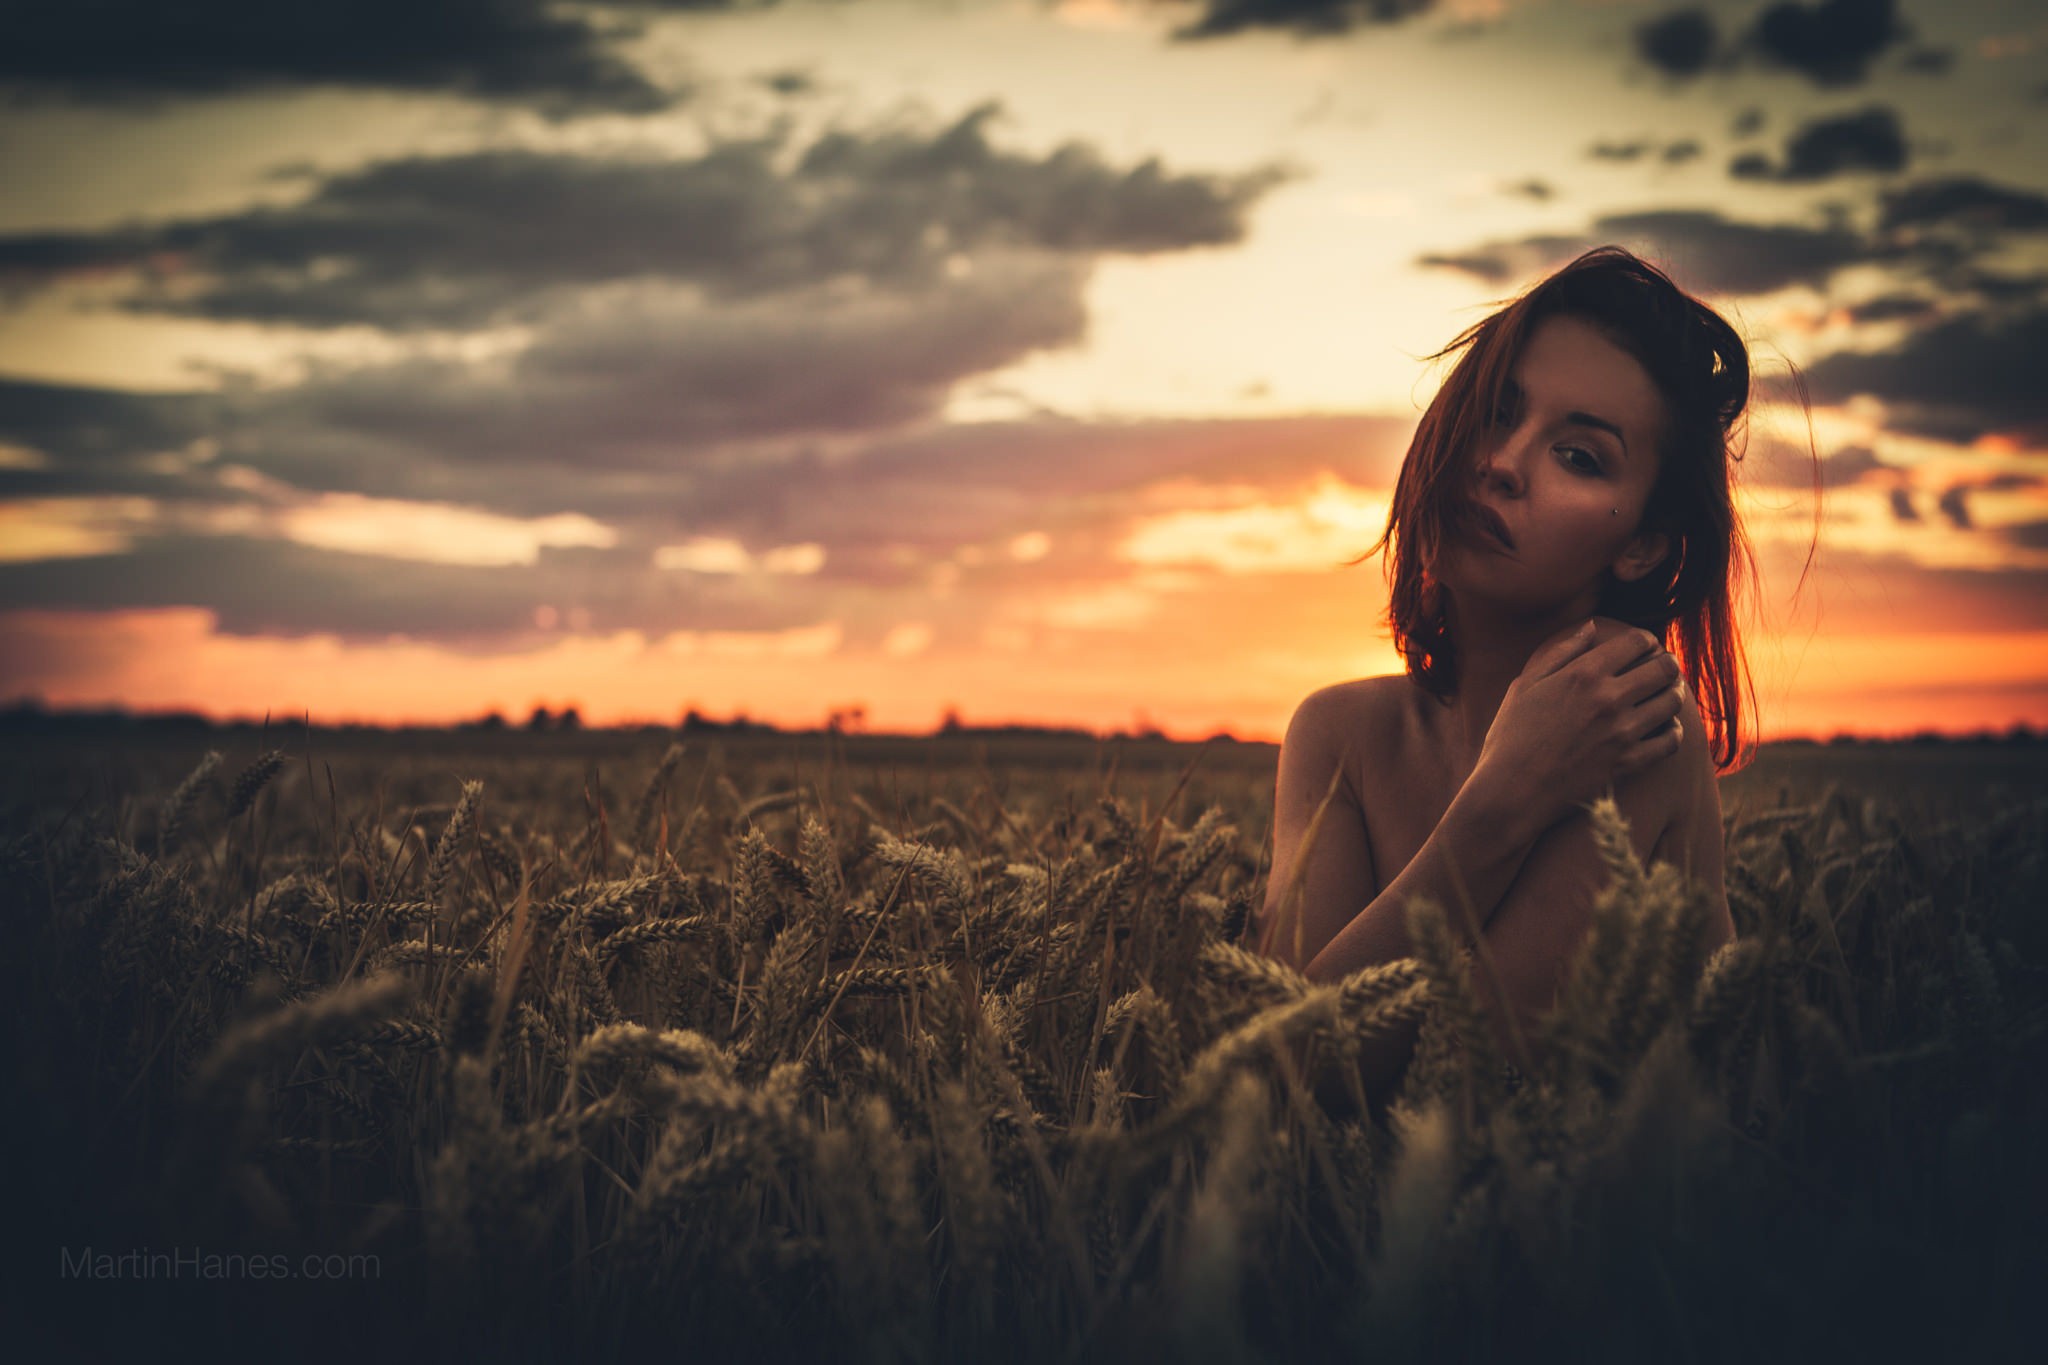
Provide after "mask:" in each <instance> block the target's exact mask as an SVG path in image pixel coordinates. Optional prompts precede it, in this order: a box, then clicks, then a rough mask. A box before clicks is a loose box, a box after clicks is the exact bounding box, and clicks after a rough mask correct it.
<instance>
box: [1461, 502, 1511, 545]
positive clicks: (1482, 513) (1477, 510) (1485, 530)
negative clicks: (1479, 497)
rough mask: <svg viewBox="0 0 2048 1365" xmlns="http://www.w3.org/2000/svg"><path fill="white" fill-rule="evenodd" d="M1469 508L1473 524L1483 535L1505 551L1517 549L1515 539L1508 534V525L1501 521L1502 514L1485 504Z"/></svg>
mask: <svg viewBox="0 0 2048 1365" xmlns="http://www.w3.org/2000/svg"><path fill="white" fill-rule="evenodd" d="M1469 506H1470V510H1471V517H1472V524H1473V525H1474V526H1475V527H1477V528H1478V529H1479V533H1480V534H1481V535H1483V536H1485V537H1486V538H1487V539H1489V540H1492V541H1494V542H1496V543H1498V544H1499V545H1500V546H1501V548H1503V549H1507V550H1512V549H1514V548H1515V538H1514V537H1513V536H1511V535H1509V534H1508V524H1507V523H1506V522H1505V521H1502V520H1501V517H1500V513H1498V512H1496V511H1494V510H1493V509H1492V508H1491V507H1488V506H1487V505H1486V504H1485V503H1479V502H1475V503H1471V504H1469Z"/></svg>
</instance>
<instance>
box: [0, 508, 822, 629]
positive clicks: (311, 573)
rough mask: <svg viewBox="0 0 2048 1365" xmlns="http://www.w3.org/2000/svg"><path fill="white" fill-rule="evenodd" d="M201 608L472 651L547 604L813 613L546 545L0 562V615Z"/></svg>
mask: <svg viewBox="0 0 2048 1365" xmlns="http://www.w3.org/2000/svg"><path fill="white" fill-rule="evenodd" d="M168 606H201V607H205V608H207V609H209V610H211V611H213V612H216V613H217V614H218V615H219V618H220V619H219V628H220V629H221V630H222V631H224V632H227V633H229V634H235V635H284V636H302V635H311V634H334V635H338V636H340V637H342V638H344V639H351V640H382V639H385V638H387V637H389V636H391V635H405V636H410V637H412V638H415V639H434V640H440V641H444V642H462V643H467V644H470V645H472V646H477V647H482V646H485V645H486V644H489V645H492V646H493V647H496V646H502V645H503V644H505V643H506V642H507V641H508V640H517V639H523V638H530V637H532V636H533V634H534V629H535V627H534V622H535V616H536V611H537V609H539V608H542V607H546V608H550V609H552V610H554V611H556V612H558V613H559V614H560V615H562V616H567V615H569V614H570V613H572V612H573V613H576V614H577V619H578V620H581V621H585V622H587V624H588V626H589V627H590V628H592V629H596V630H618V629H629V628H638V629H642V630H656V629H668V628H672V627H675V626H683V625H687V626H690V627H692V628H696V629H746V630H776V629H787V628H789V627H792V626H799V625H806V624H810V623H812V621H814V620H815V616H814V615H813V614H812V613H811V610H810V608H809V607H807V606H806V604H804V603H801V602H799V601H798V600H797V599H796V595H795V594H792V593H789V592H787V591H778V592H775V593H772V594H770V593H763V592H760V591H758V590H756V589H755V588H753V587H752V586H751V585H749V584H747V583H744V582H740V583H731V584H728V583H726V582H724V581H723V580H719V579H713V578H699V577H696V576H690V575H681V574H675V573H661V572H657V571H656V570H655V569H654V568H653V566H652V565H651V564H648V563H647V561H646V557H645V556H644V554H642V553H639V552H620V551H613V550H604V549H584V548H573V549H561V548H554V547H543V548H542V549H541V551H540V554H539V557H538V558H537V560H536V561H535V562H534V563H532V564H530V565H525V564H511V565H502V564H496V565H475V564H445V563H425V562H421V561H418V560H413V559H397V558H390V557H386V556H381V555H369V554H357V553H352V552H348V551H342V550H332V549H325V548H321V547H317V546H309V545H302V544H298V543H295V542H293V541H289V540H277V539H263V538H257V537H248V536H220V535H169V536H163V537H159V538H156V539H152V540H148V541H144V542H143V543H141V544H139V545H136V546H134V547H132V548H131V549H129V550H128V551H127V552H126V553H122V554H108V555H86V556H77V557H72V558H66V559H47V560H37V561H33V562H27V563H8V564H0V611H5V610H14V609H18V608H27V607H35V608H45V609H72V610H95V611H104V610H115V609H121V608H132V607H168Z"/></svg>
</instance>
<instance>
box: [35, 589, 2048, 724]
mask: <svg viewBox="0 0 2048 1365" xmlns="http://www.w3.org/2000/svg"><path fill="white" fill-rule="evenodd" d="M0 628H4V631H5V634H6V636H7V637H8V638H9V640H10V642H11V644H12V646H13V648H14V651H15V653H16V657H17V658H26V659H43V660H54V659H62V660H65V661H67V662H66V663H65V664H63V665H59V666H54V667H53V666H48V665H46V666H44V667H41V668H40V669H39V668H37V667H36V666H35V665H33V664H31V665H30V667H29V669H28V673H27V677H26V678H25V679H24V682H25V684H26V685H25V686H17V687H16V688H15V689H14V691H13V694H12V695H11V696H10V697H9V698H6V700H10V701H14V700H24V699H28V698H31V697H32V698H34V699H35V700H36V701H38V702H39V703H40V704H42V705H44V706H48V707H51V708H53V709H65V710H74V709H94V708H103V707H119V708H122V709H126V710H130V711H133V712H137V713H160V712H171V711H187V712H196V713H199V714H202V715H205V716H207V717H209V718H211V719H214V720H217V721H218V720H230V719H234V720H254V719H256V718H258V717H261V716H263V715H265V714H266V713H267V714H268V715H270V716H271V717H272V718H273V719H276V718H281V717H298V716H303V715H307V714H310V715H311V717H312V719H313V720H314V722H315V723H317V724H322V725H343V724H370V725H385V726H396V725H427V726H437V725H452V724H456V723H459V722H463V721H473V720H476V719H478V718H480V717H482V716H484V715H485V714H487V713H490V712H493V711H495V712H497V713H498V714H500V715H501V716H503V717H504V718H505V719H506V721H507V723H508V724H512V725H517V724H519V723H521V722H522V721H523V720H524V719H525V717H526V716H527V715H528V714H529V713H530V712H531V711H532V710H533V708H535V707H541V706H544V707H546V708H547V709H549V710H550V711H555V712H558V713H559V712H560V711H561V710H562V709H564V708H566V707H571V706H573V707H575V708H576V709H577V711H578V713H579V715H580V717H581V719H582V721H583V723H584V724H586V725H589V726H596V727H602V726H633V725H646V724H652V725H672V724H676V723H679V721H680V720H681V718H682V715H683V713H684V711H685V710H686V709H695V710H697V711H699V712H701V713H702V714H705V715H707V716H711V717H713V718H717V719H725V718H730V717H733V716H736V715H742V714H743V715H746V716H748V717H749V718H751V719H754V720H757V721H763V722H767V723H769V724H773V725H776V726H779V727H781V728H785V729H799V730H801V729H817V728H822V726H823V725H824V723H825V719H826V717H827V715H828V714H829V713H830V712H832V711H834V710H844V709H846V708H850V707H859V708H861V709H863V710H864V711H865V713H866V727H865V728H867V729H868V730H870V731H874V732H878V733H898V734H923V733H929V732H930V731H932V730H934V729H936V728H937V726H938V724H939V723H940V720H941V718H942V717H943V716H944V715H945V714H946V713H947V712H949V711H951V712H956V713H958V714H959V715H960V717H961V718H962V720H963V721H965V722H966V723H967V724H969V725H1002V724H1027V725H1048V726H1061V727H1078V728H1082V729H1087V730H1090V731H1092V732H1095V733H1098V734H1106V733H1113V732H1119V731H1129V730H1132V729H1136V728H1144V727H1147V726H1150V727H1156V728H1157V729H1159V730H1160V731H1162V732H1163V733H1165V734H1167V735H1168V736H1170V737H1172V738H1175V739H1202V738H1206V737H1208V736H1209V735H1212V734H1216V733H1219V732H1228V733H1230V734H1233V735H1235V736H1236V737H1237V738H1238V739H1241V740H1246V741H1254V742H1266V743H1277V742H1278V741H1279V738H1280V735H1281V733H1282V732H1283V731H1284V730H1285V728H1286V724H1287V720H1288V717H1289V716H1290V715H1291V713H1292V710H1293V707H1294V705H1295V703H1296V702H1298V701H1299V700H1300V698H1301V697H1302V696H1304V695H1306V693H1307V691H1309V690H1312V689H1313V687H1315V686H1319V685H1321V684H1322V683H1325V682H1331V681H1336V680H1337V679H1338V678H1340V677H1342V676H1345V675H1346V673H1347V669H1346V667H1345V666H1344V665H1345V660H1346V659H1347V658H1348V659H1350V660H1352V661H1354V667H1353V668H1351V669H1350V670H1349V671H1350V672H1351V673H1352V674H1354V675H1356V674H1364V673H1384V672H1388V671H1391V669H1392V667H1393V666H1396V665H1394V662H1393V655H1392V652H1391V650H1390V649H1388V648H1387V647H1386V646H1385V644H1384V642H1383V641H1382V642H1380V644H1379V648H1378V650H1377V651H1376V652H1368V653H1366V654H1362V655H1361V654H1358V653H1356V652H1355V651H1344V650H1339V651H1337V652H1336V654H1335V655H1333V656H1332V657H1330V658H1327V659H1324V660H1323V661H1321V663H1320V664H1318V662H1317V660H1316V659H1315V658H1314V656H1313V655H1309V656H1303V657H1300V658H1292V659H1287V660H1284V661H1282V662H1281V663H1280V664H1278V665H1275V666H1273V667H1270V668H1268V669H1267V670H1265V675H1264V678H1263V679H1262V678H1260V677H1253V676H1249V675H1248V676H1246V677H1245V678H1243V679H1236V678H1222V679H1209V680H1207V684H1208V685H1204V681H1205V680H1204V679H1201V678H1190V677H1189V676H1188V675H1189V672H1190V670H1186V669H1185V668H1184V666H1183V665H1182V664H1181V663H1180V662H1179V661H1177V660H1175V659H1173V658H1171V657H1170V656H1162V655H1161V654H1159V653H1157V652H1154V651H1148V650H1147V649H1145V648H1143V647H1142V646H1141V647H1138V648H1129V647H1125V648H1121V649H1112V648H1108V647H1107V645H1106V642H1105V643H1104V644H1096V643H1095V642H1093V641H1088V640H1078V641H1077V640H1075V639H1073V638H1066V639H1061V640H1057V641H1055V642H1054V643H1052V644H1050V645H1049V646H1042V647H1040V648H1038V649H1034V650H1019V649H981V650H951V651H948V650H943V649H933V648H929V646H930V639H931V635H930V629H929V627H923V626H918V625H912V626H908V627H904V628H900V629H898V630H896V631H893V632H891V633H890V635H889V636H888V637H886V638H885V639H884V640H883V641H882V642H880V643H879V644H875V645H869V646H855V645H851V644H846V643H844V642H843V636H842V632H841V631H840V629H839V628H838V626H837V625H836V624H829V623H828V624H826V625H822V626H813V627H804V628H799V629H796V630H791V631H785V632H779V633H761V634H756V635H753V636H749V637H746V638H741V635H742V633H739V632H728V633H719V632H705V633H701V634H697V633H678V634H677V635H672V636H669V637H665V638H663V639H660V640H650V639H648V638H647V637H645V636H644V635H642V634H641V633H640V632H637V631H621V632H617V633H615V634H611V635H603V636H600V635H570V636H564V637H560V638H557V639H555V640H553V641H551V642H549V643H548V644H546V645H545V646H543V647H541V648H537V649H534V650H532V651H529V652H526V653H521V654H516V655H510V656H508V655H504V654H495V655H485V654H465V653H462V652H460V651H457V650H452V649H449V648H446V647H444V646H440V645H435V644H429V643H422V642H418V641H410V640H402V639H401V640H393V641H390V642H385V643H365V644H353V645H351V644H345V643H344V642H342V641H341V640H339V639H337V638H335V637H333V636H310V637H305V638H300V639H284V638H268V637H239V636H233V635H224V634H219V633H216V632H215V630H214V626H213V620H212V616H211V613H209V612H206V611H202V610H198V609H192V608H178V609H165V610H156V611H130V612H120V613H107V614H95V613H83V612H31V611H21V612H14V613H9V614H7V615H5V616H0ZM912 643H915V644H916V645H918V646H919V647H920V648H918V649H917V650H915V651H912V650H910V649H908V648H907V646H908V645H910V644H912ZM1120 643H1122V644H1124V645H1126V646H1128V645H1129V644H1130V643H1132V642H1128V641H1126V642H1120ZM1750 653H1751V667H1752V669H1753V670H1754V672H1755V683H1756V692H1757V698H1758V702H1759V709H1760V711H1761V713H1762V715H1761V720H1762V724H1761V727H1760V733H1761V735H1762V737H1763V738H1764V739H1766V740H1770V739H1779V738H1827V737H1831V736H1833V735H1836V734H1844V733H1853V734H1861V735H1866V736H1869V737H1873V738H1878V737H1887V736H1904V735H1908V734H1913V733H1917V732H1925V731H1933V732H1937V733H1949V734H1969V733H1980V732H1984V731H2005V730H2009V729H2011V728H2012V727H2014V726H2016V725H2022V724H2024V725H2028V726H2032V727H2036V728H2048V631H2022V632H1978V633H1949V634H1916V635H1898V636H1876V635H1861V636H1834V637H1828V636H1820V635H1816V636H1812V637H1810V638H1806V637H1802V638H1796V639H1794V638H1786V637H1765V638H1762V639H1759V640H1757V641H1755V642H1754V644H1753V646H1752V648H1751V651H1750ZM508 676H513V677H516V678H517V679H518V681H517V682H516V683H513V684H508V683H507V681H506V679H507V678H508ZM1168 678H1171V679H1172V680H1173V681H1174V682H1175V683H1176V684H1188V686H1187V691H1188V693H1189V695H1186V696H1170V695H1165V694H1164V693H1163V692H1162V689H1161V684H1162V681H1163V680H1165V679H1168ZM1878 679H1881V680H1882V681H1881V682H1873V681H1872V680H1878ZM1262 681H1265V682H1266V683H1267V685H1265V686H1261V685H1260V683H1261V682H1262Z"/></svg>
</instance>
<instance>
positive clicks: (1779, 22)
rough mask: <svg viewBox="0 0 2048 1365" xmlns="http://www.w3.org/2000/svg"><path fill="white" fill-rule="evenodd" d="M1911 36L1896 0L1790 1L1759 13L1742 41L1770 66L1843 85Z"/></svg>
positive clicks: (1818, 82)
mask: <svg viewBox="0 0 2048 1365" xmlns="http://www.w3.org/2000/svg"><path fill="white" fill-rule="evenodd" d="M1911 36H1912V30H1911V29H1910V28H1908V27H1907V26H1906V25H1905V24H1904V23H1903V22H1901V20H1900V19H1899V15H1898V5H1897V3H1896V0H1820V3H1818V4H1814V5H1802V4H1798V3H1796V0H1788V2H1787V3H1783V4H1775V5H1772V6H1770V7H1769V8H1767V9H1765V10H1764V11H1763V12H1762V13H1761V14H1759V15H1757V17H1756V20H1755V22H1754V23H1752V24H1751V25H1750V28H1749V31H1748V32H1747V34H1745V35H1744V43H1745V45H1746V46H1747V48H1748V49H1749V50H1750V51H1752V52H1754V53H1756V54H1757V56H1759V57H1760V58H1762V59H1763V61H1765V62H1766V63H1767V64H1769V65H1772V66H1779V67H1785V68H1788V69H1790V70H1793V71H1797V72H1799V73H1800V74H1801V75H1803V76H1805V77H1806V78H1807V79H1809V80H1811V81H1812V82H1813V83H1814V84H1816V85H1822V86H1840V85H1854V84H1856V83H1857V82H1859V81H1861V80H1862V79H1863V78H1864V77H1865V76H1866V75H1867V74H1868V73H1869V70H1870V64H1871V63H1872V62H1873V61H1875V60H1876V59H1877V58H1878V57H1879V56H1880V55H1881V54H1882V53H1883V52H1884V51H1885V50H1886V49H1887V48H1889V47H1891V46H1893V45H1894V44H1896V43H1901V42H1904V41H1905V40H1906V39H1908V38H1909V37H1911Z"/></svg>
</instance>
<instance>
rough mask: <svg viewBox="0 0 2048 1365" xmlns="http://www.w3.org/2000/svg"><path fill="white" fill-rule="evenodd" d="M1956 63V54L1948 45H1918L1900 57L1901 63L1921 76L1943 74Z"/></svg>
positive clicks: (1906, 68)
mask: <svg viewBox="0 0 2048 1365" xmlns="http://www.w3.org/2000/svg"><path fill="white" fill-rule="evenodd" d="M1955 64H1956V54H1955V52H1954V50H1953V49H1950V48H1946V47H1916V48H1914V49H1913V50H1912V51H1911V52H1908V53H1907V54H1906V55H1905V56H1904V57H1903V58H1901V59H1900V61H1899V65H1900V66H1901V67H1903V68H1904V69H1905V70H1907V71H1911V72H1913V73H1915V74H1916V75H1921V76H1942V75H1946V74H1947V73H1948V70H1949V68H1950V67H1952V66H1954V65H1955Z"/></svg>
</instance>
